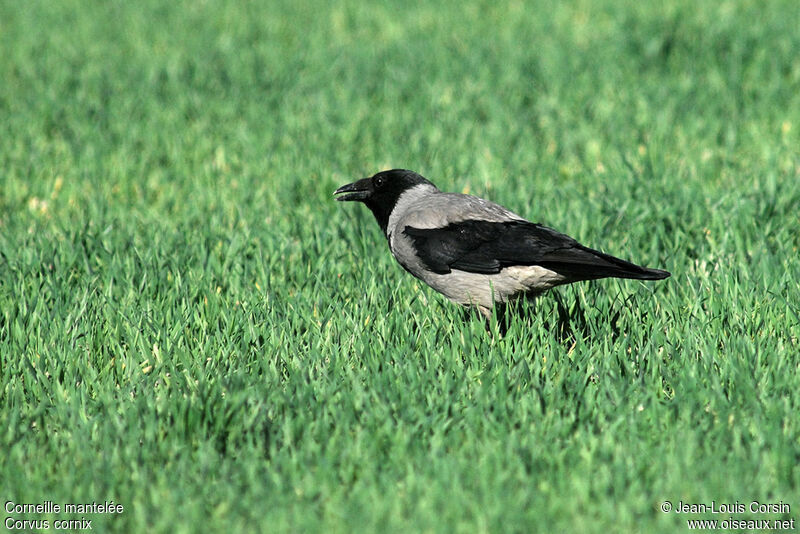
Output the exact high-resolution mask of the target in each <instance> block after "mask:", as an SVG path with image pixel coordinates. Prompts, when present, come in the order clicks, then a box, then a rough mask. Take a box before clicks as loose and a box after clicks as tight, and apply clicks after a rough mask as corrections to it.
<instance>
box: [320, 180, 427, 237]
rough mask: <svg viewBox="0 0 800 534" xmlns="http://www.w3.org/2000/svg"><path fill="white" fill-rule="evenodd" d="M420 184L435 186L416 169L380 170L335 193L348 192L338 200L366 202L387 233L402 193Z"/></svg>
mask: <svg viewBox="0 0 800 534" xmlns="http://www.w3.org/2000/svg"><path fill="white" fill-rule="evenodd" d="M420 184H427V185H430V186H432V187H435V186H434V185H433V184H432V183H431V182H429V181H428V180H426V179H425V178H423V177H422V176H420V175H419V174H417V173H415V172H414V171H407V170H405V169H392V170H390V171H383V172H379V173H378V174H376V175H374V176H372V177H370V178H364V179H362V180H359V181H357V182H353V183H352V184H347V185H343V186H342V187H340V188H339V189H337V190H336V191H335V192H334V193H333V194H334V195H338V194H341V193H347V194H345V195H342V196H340V197H337V198H336V200H341V201H350V200H357V201H359V202H363V203H364V204H366V205H367V207H368V208H369V209H370V210H372V213H373V215H375V219H377V221H378V224H379V225H380V227H381V230H383V232H384V233H385V232H386V225H387V224H388V223H389V216H390V215H391V214H392V210H393V209H394V206H395V204H397V200H398V199H399V198H400V195H402V194H403V193H404V192H406V191H407V190H409V189H411V188H412V187H415V186H417V185H420Z"/></svg>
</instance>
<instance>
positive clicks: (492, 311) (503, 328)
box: [476, 304, 508, 337]
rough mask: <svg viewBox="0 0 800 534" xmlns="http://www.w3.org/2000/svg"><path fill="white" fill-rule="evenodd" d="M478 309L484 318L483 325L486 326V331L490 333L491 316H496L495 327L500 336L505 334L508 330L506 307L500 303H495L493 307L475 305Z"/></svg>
mask: <svg viewBox="0 0 800 534" xmlns="http://www.w3.org/2000/svg"><path fill="white" fill-rule="evenodd" d="M476 307H477V308H478V311H480V312H481V315H483V318H484V319H486V321H485V322H484V326H485V327H486V331H487V332H489V333H490V334H491V333H492V316H493V315H494V316H496V317H497V328H498V330H499V333H500V337H503V336H505V335H506V332H507V331H508V316H507V314H506V307H505V306H504V305H501V304H495V307H494V308H487V307H486V306H481V305H480V304H478V305H476Z"/></svg>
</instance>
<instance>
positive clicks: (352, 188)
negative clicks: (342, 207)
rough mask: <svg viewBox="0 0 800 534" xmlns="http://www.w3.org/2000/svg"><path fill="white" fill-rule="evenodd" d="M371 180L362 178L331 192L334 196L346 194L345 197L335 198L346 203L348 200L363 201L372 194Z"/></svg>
mask: <svg viewBox="0 0 800 534" xmlns="http://www.w3.org/2000/svg"><path fill="white" fill-rule="evenodd" d="M371 189H372V179H371V178H364V179H362V180H359V181H357V182H353V183H352V184H347V185H343V186H342V187H340V188H339V189H337V190H336V191H334V192H333V194H334V195H338V194H341V193H347V194H346V195H343V196H340V197H336V200H339V201H343V202H347V201H349V200H359V201H364V200H366V199H368V198H369V197H370V195H371V194H372V191H371Z"/></svg>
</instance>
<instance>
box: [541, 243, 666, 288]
mask: <svg viewBox="0 0 800 534" xmlns="http://www.w3.org/2000/svg"><path fill="white" fill-rule="evenodd" d="M560 252H561V253H562V254H563V253H564V252H565V251H560ZM568 255H569V256H570V257H569V259H567V258H563V259H564V260H566V261H553V262H547V261H545V262H542V263H541V265H542V267H547V268H548V269H552V270H553V271H555V272H557V273H559V274H563V275H564V276H567V277H569V278H572V279H574V280H575V281H577V280H597V279H598V278H630V279H634V280H663V279H664V278H668V277H669V276H670V273H669V272H668V271H662V270H661V269H648V268H647V267H642V266H640V265H636V264H635V263H631V262H629V261H625V260H621V259H619V258H615V257H614V256H611V255H609V254H605V253H603V252H600V251H599V250H594V249H591V248H589V247H584V246H583V245H578V246H576V247H573V248H572V249H570V250H569V253H568Z"/></svg>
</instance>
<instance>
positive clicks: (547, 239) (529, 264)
mask: <svg viewBox="0 0 800 534" xmlns="http://www.w3.org/2000/svg"><path fill="white" fill-rule="evenodd" d="M334 197H335V198H336V200H338V201H343V202H362V203H363V204H365V205H366V206H367V208H369V209H370V211H372V214H373V215H374V216H375V220H376V221H377V222H378V226H380V229H381V231H382V232H383V234H384V236H386V239H387V241H388V244H389V250H390V251H391V253H392V255H393V256H394V258H395V259H396V260H397V262H398V263H399V264H400V265H401V266H402V267H403V268H404V269H405V270H406V271H408V272H409V273H411V274H412V275H414V276H415V277H417V278H418V279H420V280H422V281H423V282H424V283H425V284H427V285H429V286H430V287H432V288H433V289H434V290H436V291H438V292H439V293H441V294H442V295H444V296H445V297H447V298H448V299H449V300H451V301H453V302H455V303H457V304H460V305H462V306H465V307H477V308H478V310H479V311H480V312H481V313H482V314H483V316H484V317H486V319H487V320H489V319H490V318H491V313H492V310H493V309H494V308H495V305H498V304H500V305H502V304H506V303H508V302H510V301H512V300H516V299H519V298H523V297H528V298H529V297H536V296H538V295H540V294H541V293H543V292H545V291H547V290H549V289H551V288H553V287H556V286H559V285H562V284H570V283H573V282H579V281H582V280H597V279H600V278H629V279H635V280H661V279H664V278H667V277H669V276H670V273H669V272H667V271H664V270H661V269H649V268H646V267H641V266H639V265H635V264H633V263H630V262H628V261H625V260H622V259H619V258H616V257H614V256H610V255H608V254H605V253H603V252H600V251H598V250H594V249H591V248H589V247H586V246H584V245H581V244H580V243H578V242H577V241H576V240H575V239H573V238H571V237H569V236H567V235H565V234H562V233H560V232H557V231H556V230H553V229H552V228H548V227H547V226H544V225H542V224H538V223H533V222H531V221H528V220H526V219H525V218H523V217H521V216H519V215H517V214H516V213H514V212H512V211H510V210H509V209H507V208H504V207H503V206H500V205H499V204H495V203H494V202H490V201H488V200H485V199H483V198H479V197H476V196H471V195H466V194H460V193H446V192H442V191H440V190H439V189H438V188H437V187H436V186H435V185H434V184H433V183H432V182H430V181H428V180H427V179H426V178H424V177H423V176H421V175H420V174H418V173H416V172H414V171H410V170H406V169H392V170H387V171H382V172H378V173H376V174H374V175H373V176H371V177H368V178H363V179H361V180H358V181H356V182H353V183H350V184H346V185H343V186H341V187H339V188H338V189H337V190H336V191H335V192H334Z"/></svg>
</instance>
